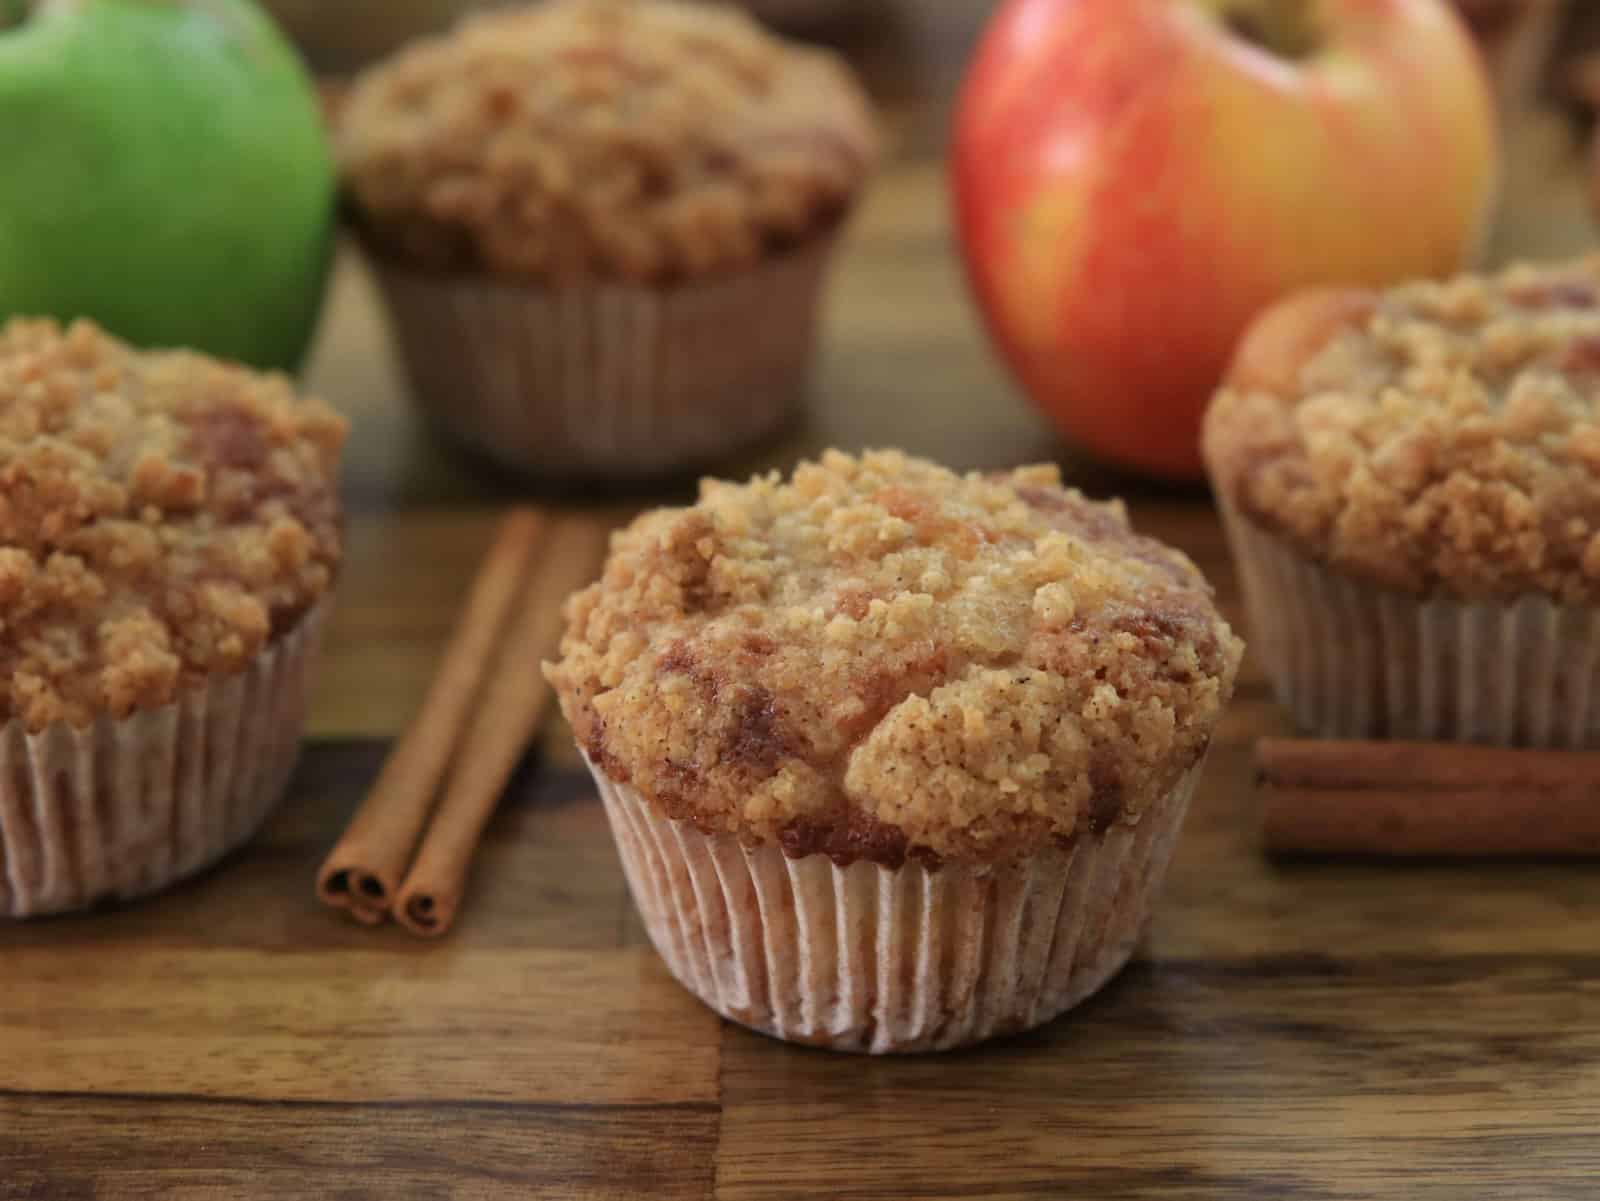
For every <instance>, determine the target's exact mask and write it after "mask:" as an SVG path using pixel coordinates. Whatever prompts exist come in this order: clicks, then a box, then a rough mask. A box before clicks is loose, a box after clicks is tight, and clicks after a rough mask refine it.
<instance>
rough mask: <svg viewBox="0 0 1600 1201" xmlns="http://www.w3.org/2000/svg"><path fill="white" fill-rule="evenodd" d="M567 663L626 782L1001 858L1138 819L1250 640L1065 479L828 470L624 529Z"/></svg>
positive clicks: (871, 852)
mask: <svg viewBox="0 0 1600 1201" xmlns="http://www.w3.org/2000/svg"><path fill="white" fill-rule="evenodd" d="M567 617H568V622H569V626H568V630H567V634H566V637H565V638H564V639H563V642H562V645H561V659H560V661H559V662H558V663H554V664H547V665H546V672H547V674H548V675H549V678H550V680H551V681H552V683H553V684H554V685H555V687H556V689H557V690H558V692H559V694H560V697H561V704H562V708H563V711H564V712H565V713H566V715H567V717H568V719H569V720H570V721H571V722H572V725H573V727H574V730H575V732H576V734H577V737H578V740H579V742H580V744H581V745H582V746H583V747H584V748H585V750H586V751H587V752H588V754H589V756H590V757H591V759H593V760H594V761H595V762H596V764H597V765H599V766H600V767H601V768H602V769H603V770H604V771H605V772H606V773H607V774H608V775H610V776H611V777H612V778H613V779H617V780H622V781H628V782H631V784H632V785H633V786H634V787H635V788H637V789H638V790H639V791H640V792H641V793H642V794H643V795H644V796H645V797H647V798H648V799H649V800H650V801H651V802H652V803H653V804H655V805H656V806H658V807H659V808H661V809H662V810H663V811H664V812H666V813H667V814H668V815H669V816H671V817H674V818H680V819H687V820H689V821H692V822H693V823H694V824H695V825H697V826H698V827H699V828H701V829H703V830H706V831H708V832H716V831H728V832H735V833H737V834H739V835H740V836H741V837H743V838H745V839H746V840H747V841H752V842H773V841H775V842H777V843H779V844H780V845H781V846H782V847H783V848H784V849H785V850H786V851H788V852H789V853H790V854H791V855H803V854H807V853H811V852H815V851H820V852H824V853H827V854H828V855H830V856H832V857H833V858H834V859H835V861H836V862H848V861H850V860H854V859H860V858H865V859H871V860H875V861H878V862H882V863H886V864H896V863H899V862H902V861H903V860H904V859H905V857H906V856H907V855H908V854H910V855H914V856H918V857H922V858H927V859H936V858H940V857H947V856H960V857H968V858H990V857H1001V856H1004V855H1006V854H1008V853H1012V852H1023V851H1026V850H1028V849H1035V848H1037V846H1038V845H1040V844H1041V843H1042V842H1044V841H1046V840H1049V839H1070V838H1072V837H1074V836H1075V835H1078V834H1080V833H1082V832H1084V831H1093V830H1096V829H1100V828H1104V827H1105V826H1106V825H1108V824H1109V823H1111V822H1115V821H1119V820H1136V819H1137V816H1138V814H1139V813H1140V812H1141V811H1142V810H1143V809H1144V807H1145V806H1146V805H1148V804H1149V803H1151V802H1152V801H1153V800H1155V799H1157V798H1158V797H1160V796H1162V795H1164V794H1165V793H1166V792H1168V791H1170V789H1171V788H1172V787H1173V786H1174V785H1175V784H1176V783H1177V782H1178V780H1179V779H1180V777H1181V776H1182V775H1183V773H1184V772H1186V771H1187V770H1189V769H1190V768H1191V767H1193V766H1194V764H1195V763H1196V762H1197V761H1198V759H1199V758H1200V757H1201V755H1202V754H1203V753H1204V751H1205V749H1206V746H1207V743H1208V739H1209V736H1210V732H1211V729H1212V726H1213V725H1214V723H1215V721H1216V719H1217V717H1218V715H1219V713H1220V712H1221V710H1222V707H1223V705H1224V704H1225V703H1226V701H1227V699H1228V696H1229V694H1230V692H1231V690H1232V685H1233V678H1234V673H1235V671H1236V669H1237V666H1238V662H1239V656H1240V653H1241V644H1240V642H1239V640H1238V639H1237V638H1235V637H1234V635H1233V633H1232V632H1231V631H1230V630H1229V628H1228V626H1227V625H1226V623H1224V622H1223V620H1222V619H1221V618H1220V617H1219V616H1218V614H1217V612H1216V609H1215V608H1214V606H1213V604H1212V601H1211V596H1210V590H1209V588H1208V587H1207V586H1206V584H1205V581H1204V580H1203V579H1202V578H1201V576H1200V573H1199V572H1198V570H1197V569H1196V568H1195V567H1194V565H1193V564H1192V563H1190V562H1189V560H1188V559H1187V558H1185V557H1184V556H1183V555H1182V554H1181V553H1179V552H1178V551H1175V550H1171V549H1168V548H1166V547H1164V546H1161V545H1160V544H1158V543H1156V542H1153V541H1151V540H1150V539H1147V538H1142V537H1139V536H1138V535H1136V534H1134V533H1133V532H1132V531H1131V530H1130V528H1129V526H1128V522H1127V518H1126V515H1125V513H1124V511H1123V509H1122V507H1121V505H1120V504H1118V503H1115V502H1113V503H1111V504H1097V503H1094V502H1092V501H1089V500H1086V499H1084V497H1083V496H1082V495H1081V494H1079V493H1077V492H1075V491H1072V490H1070V489H1066V488H1063V487H1062V486H1061V483H1060V477H1059V473H1058V472H1057V470H1056V469H1055V468H1054V467H1030V468H1022V469H1019V470H1017V471H1014V472H1010V473H1006V474H1003V475H997V476H980V475H968V476H965V477H963V476H958V475H956V474H954V473H952V472H950V471H947V470H945V469H944V468H942V467H938V466H935V465H934V464H931V463H928V462H924V461H921V460H918V459H913V458H908V457H907V456H905V455H903V454H900V453H898V452H893V451H888V452H878V453H869V454H866V455H864V456H863V457H861V458H859V459H857V458H853V457H851V456H848V455H844V454H840V453H838V452H830V453H828V454H826V455H824V456H823V458H822V459H821V460H820V461H819V462H816V463H806V464H802V465H801V466H800V467H799V468H798V469H797V470H796V472H795V474H794V477H793V479H792V481H790V482H783V481H781V480H780V479H779V478H778V477H777V476H776V475H772V476H766V477H757V478H755V479H753V480H751V481H750V482H749V483H746V484H724V483H717V482H714V481H707V482H706V483H705V484H703V485H702V488H701V496H700V500H699V503H698V504H696V505H694V506H693V507H690V508H683V509H663V510H658V511H656V512H653V513H649V514H646V515H645V516H643V517H641V518H639V519H638V520H637V521H636V522H635V523H634V524H633V525H632V526H630V527H629V528H628V529H626V530H625V531H623V532H621V533H620V534H618V535H617V536H616V538H615V539H614V541H613V544H612V551H611V556H610V559H609V561H608V562H607V565H606V569H605V572H604V574H603V576H602V578H601V579H600V580H599V582H597V583H596V584H594V585H592V586H591V587H589V588H587V589H585V590H584V591H582V592H580V593H578V594H577V595H575V596H574V597H573V598H572V599H571V600H570V601H569V602H568V607H567Z"/></svg>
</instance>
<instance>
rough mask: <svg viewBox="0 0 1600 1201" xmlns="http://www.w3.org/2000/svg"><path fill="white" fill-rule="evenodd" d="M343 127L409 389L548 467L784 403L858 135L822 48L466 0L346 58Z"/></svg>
mask: <svg viewBox="0 0 1600 1201" xmlns="http://www.w3.org/2000/svg"><path fill="white" fill-rule="evenodd" d="M337 142H338V146H339V153H340V158H341V162H342V165H343V171H344V174H345V178H346V181H347V190H348V193H349V196H350V200H351V207H352V209H353V214H354V219H355V221H356V223H357V227H358V228H359V230H360V232H361V234H362V236H363V238H364V239H365V241H366V244H367V246H368V247H369V249H370V251H371V257H372V261H373V264H374V266H375V268H376V270H377V274H378V280H379V282H380V284H381V286H382V290H383V292H384V294H385V296H386V297H387V298H388V301H389V306H390V310H391V312H392V314H393V317H394V321H395V325H396V328H397V332H398V334H399V338H400V346H401V351H402V354H403V357H404V360H405V363H406V366H407V368H408V371H409V374H410V377H411V382H412V385H413V390H414V392H415V393H416V396H417V397H418V399H419V400H420V401H421V402H422V404H423V406H424V408H425V409H426V410H427V412H428V413H429V414H430V415H431V416H432V417H433V418H434V419H435V420H436V421H437V422H438V423H439V424H440V425H441V426H442V427H443V428H444V429H446V430H447V431H448V432H450V433H451V434H453V435H454V436H455V437H456V438H457V439H458V440H460V441H461V442H464V443H466V444H467V445H469V446H470V447H473V448H475V449H476V450H478V451H479V452H481V453H483V454H485V455H488V456H490V457H492V458H494V459H497V460H499V461H501V462H502V463H504V464H506V465H509V466H511V467H514V468H520V469H524V470H528V471H533V472H537V473H541V474H545V475H557V476H582V475H591V476H593V475H598V476H608V477H628V476H639V475H647V474H655V473H661V472H669V471H676V470H681V469H684V468H687V467H690V466H694V465H697V464H703V463H705V462H707V461H710V460H712V459H714V458H715V457H716V456H718V455H721V454H724V453H726V452H729V451H732V450H734V449H736V448H738V447H740V446H742V445H744V444H746V443H749V442H752V441H755V440H758V439H760V438H762V437H764V436H766V435H768V434H770V433H772V432H773V431H775V430H776V429H777V428H778V427H779V426H780V425H782V424H783V422H784V421H785V420H786V419H787V418H788V417H789V416H790V415H791V414H793V413H794V411H795V409H796V406H797V405H798V403H799V401H800V399H801V396H802V393H803V390H804V384H805V379H806V374H807V368H808V364H809V361H810V359H811V352H812V348H813V343H814V341H815V331H816V318H817V307H818V300H819V295H820V288H821V285H822V282H823V272H824V268H825V266H826V264H827V260H828V256H829V251H830V249H831V247H832V245H833V242H834V235H835V233H836V232H837V230H838V228H839V225H840V223H841V221H842V220H843V218H844V217H845V215H846V213H847V212H848V211H849V209H850V207H851V205H852V202H853V201H854V199H855V196H856V194H857V192H858V191H859V189H860V187H861V185H862V182H863V180H864V178H865V176H866V173H867V171H868V169H869V167H870V166H871V164H872V161H873V158H874V154H875V149H874V147H875V140H874V132H873V127H872V120H871V116H870V112H869V109H868V105H867V102H866V100H865V98H864V96H863V95H862V93H861V91H860V89H859V88H858V87H857V86H856V84H855V82H854V81H853V80H852V78H851V76H850V74H849V73H848V71H847V70H846V68H845V67H844V66H843V65H842V64H841V62H840V61H839V60H838V59H837V58H835V57H834V56H833V55H831V54H829V53H826V52H824V51H820V50H810V49H802V48H800V47H798V46H795V45H791V44H788V43H785V42H782V41H780V40H778V39H777V38H775V37H774V36H772V35H770V34H768V33H765V32H763V31H762V30H761V28H760V27H759V26H758V25H756V24H755V23H754V22H753V21H752V20H751V19H750V18H749V17H748V16H746V15H744V14H743V13H740V12H737V11H734V10H726V9H721V8H717V7H714V6H712V7H708V6H703V5H699V4H686V3H669V2H667V0H641V2H636V3H625V2H618V0H552V2H550V3H547V4H543V5H539V6H537V7H533V8H526V9H515V10H510V11H507V12H496V13H489V14H485V15H480V16H476V17H473V18H470V19H468V20H467V21H465V22H464V23H463V24H462V25H461V26H459V27H458V28H457V30H456V31H455V32H454V33H452V34H450V35H448V36H446V37H440V38H434V39H430V40H426V41H422V42H419V43H417V44H415V45H413V46H412V47H411V48H410V49H407V50H405V51H403V52H402V53H400V54H399V55H398V56H396V57H395V58H393V59H391V60H390V61H387V62H385V63H383V64H381V65H379V66H377V67H376V68H374V69H372V70H370V71H368V72H367V73H366V74H364V75H363V76H361V77H360V79H359V80H358V81H357V82H356V84H355V86H354V88H353V89H352V92H351V94H350V96H349V98H348V100H347V102H346V104H345V105H344V107H343V108H342V110H341V114H340V117H339V121H338V137H337Z"/></svg>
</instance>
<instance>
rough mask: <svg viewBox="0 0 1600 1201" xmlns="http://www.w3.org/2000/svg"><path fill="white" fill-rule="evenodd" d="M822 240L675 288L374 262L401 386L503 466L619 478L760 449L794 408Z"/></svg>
mask: <svg viewBox="0 0 1600 1201" xmlns="http://www.w3.org/2000/svg"><path fill="white" fill-rule="evenodd" d="M832 244H833V238H832V237H831V236H828V237H819V238H816V239H814V240H813V241H812V242H811V243H809V244H808V245H806V246H803V247H801V248H799V249H797V250H795V251H793V252H791V253H790V254H787V255H785V256H783V257H781V258H776V259H773V260H772V261H770V262H768V263H765V264H763V265H761V266H758V267H755V268H752V269H751V270H749V271H745V272H742V273H740V274H738V275H734V276H729V277H726V278H718V279H711V280H705V281H697V282H693V283H686V284H680V285H677V286H674V287H670V288H650V287H644V286H639V285H625V284H603V285H587V286H581V287H571V288H542V287H537V286H533V285H529V284H518V283H515V282H507V281H502V280H497V279H494V278H492V277H489V276H474V275H444V274H439V273H430V272H425V271H418V270H416V269H414V268H410V267H407V266H404V265H402V264H398V263H395V262H392V261H389V260H388V259H386V258H385V257H383V256H382V255H374V258H373V266H374V270H375V271H376V272H377V277H378V282H379V284H380V286H381V288H382V290H383V293H384V295H385V297H386V298H387V300H388V303H389V309H390V312H391V314H392V315H393V319H394V324H395V332H396V335H397V336H398V338H399V341H400V350H401V355H402V358H403V359H404V361H405V364H406V370H407V374H408V375H409V376H410V379H411V386H412V390H413V392H414V393H415V395H416V397H417V400H418V401H419V403H420V404H421V405H422V407H423V408H424V410H425V411H426V412H427V413H428V414H429V415H430V416H431V417H432V418H433V419H434V420H435V421H437V422H438V423H439V424H440V425H441V426H442V427H443V428H444V429H446V430H447V431H448V432H449V433H450V434H451V435H453V436H454V437H455V438H457V439H458V440H460V441H461V442H462V443H464V444H466V445H467V446H469V447H471V448H473V449H474V450H476V451H478V452H479V453H481V454H484V455H486V456H488V457H490V458H492V459H494V460H496V461H498V462H500V463H502V464H504V465H506V466H508V467H511V468H513V469H515V470H520V471H529V472H534V473H540V474H545V475H552V476H562V477H572V476H584V475H592V476H605V477H610V478H628V477H637V476H647V475H655V474H661V473H665V472H672V471H681V470H685V469H687V468H690V467H697V466H702V465H706V464H709V463H711V462H713V461H714V460H716V459H717V458H718V457H719V456H722V455H725V454H727V453H729V452H731V451H734V450H737V449H739V448H740V447H742V446H745V445H747V444H749V443H752V442H756V441H758V440H760V439H761V438H763V437H766V436H767V435H769V434H771V433H773V432H774V431H776V430H777V429H778V428H779V427H781V426H782V425H783V424H784V422H785V421H787V420H788V419H789V418H790V417H791V416H792V415H793V414H794V413H795V412H796V410H797V409H798V407H799V404H800V401H801V399H802V398H803V396H804V392H805V384H806V378H807V374H808V370H809V367H810V363H811V358H812V351H813V348H814V345H815V342H816V326H817V310H818V306H819V300H820V296H821V289H822V282H823V277H824V273H825V268H826V265H827V262H828V258H829V252H830V251H831V249H832Z"/></svg>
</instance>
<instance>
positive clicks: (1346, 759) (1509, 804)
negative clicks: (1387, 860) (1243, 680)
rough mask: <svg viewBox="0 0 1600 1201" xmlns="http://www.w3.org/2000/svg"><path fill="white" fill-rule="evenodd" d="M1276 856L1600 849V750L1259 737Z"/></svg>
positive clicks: (1260, 772) (1260, 777) (1269, 841)
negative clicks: (1523, 748) (1553, 749)
mask: <svg viewBox="0 0 1600 1201" xmlns="http://www.w3.org/2000/svg"><path fill="white" fill-rule="evenodd" d="M1256 765H1257V776H1256V779H1257V783H1258V785H1259V786H1260V787H1261V789H1262V791H1263V801H1264V806H1263V807H1264V811H1265V834H1266V845H1267V850H1268V851H1269V852H1272V853H1274V854H1341V855H1394V856H1401V855H1408V856H1462V857H1468V856H1513V855H1550V856H1581V855H1596V854H1600V753H1592V752H1585V751H1548V750H1516V749H1508V748H1500V747H1480V746H1467V745H1462V744H1458V743H1416V742H1333V741H1314V740H1305V739H1270V738H1269V739H1262V740H1261V741H1260V742H1259V743H1257V744H1256Z"/></svg>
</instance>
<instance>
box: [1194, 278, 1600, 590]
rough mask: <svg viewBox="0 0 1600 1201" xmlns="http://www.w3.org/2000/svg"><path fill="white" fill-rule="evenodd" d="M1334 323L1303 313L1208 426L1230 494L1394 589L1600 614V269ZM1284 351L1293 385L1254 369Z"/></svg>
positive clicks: (1422, 299)
mask: <svg viewBox="0 0 1600 1201" xmlns="http://www.w3.org/2000/svg"><path fill="white" fill-rule="evenodd" d="M1347 296H1348V294H1347ZM1330 311H1332V310H1331V308H1330V302H1329V301H1328V300H1327V299H1326V297H1322V298H1318V297H1302V298H1298V299H1295V300H1292V301H1290V302H1287V303H1286V305H1284V306H1282V307H1280V309H1279V310H1277V311H1276V312H1275V313H1273V314H1270V315H1269V316H1267V317H1265V318H1263V320H1262V322H1261V323H1259V324H1258V326H1257V333H1253V334H1252V335H1251V336H1249V337H1247V339H1246V341H1245V343H1244V345H1243V348H1242V349H1241V352H1240V358H1239V360H1238V361H1237V362H1236V364H1235V368H1234V372H1233V377H1232V380H1231V381H1230V383H1229V384H1228V385H1227V386H1225V387H1224V388H1223V390H1222V391H1221V392H1220V393H1219V394H1218V396H1217V397H1216V400H1215V401H1214V403H1213V404H1212V407H1211V410H1210V412H1209V413H1208V415H1207V418H1206V432H1205V447H1206V457H1207V460H1208V462H1209V464H1210V466H1211V471H1212V475H1213V478H1214V480H1215V482H1216V484H1217V486H1218V488H1219V489H1220V490H1221V491H1222V492H1223V494H1224V495H1225V496H1226V497H1227V498H1228V499H1229V500H1230V501H1231V502H1232V503H1234V504H1236V505H1237V506H1238V507H1239V508H1240V509H1241V510H1242V511H1243V512H1244V513H1246V514H1247V515H1249V516H1250V517H1251V518H1252V519H1254V520H1255V521H1256V522H1258V523H1260V524H1262V525H1263V526H1265V527H1266V528H1268V529H1271V530H1275V531H1277V532H1278V533H1280V534H1283V535H1285V536H1287V537H1288V538H1290V539H1291V540H1293V541H1294V542H1295V543H1296V544H1297V545H1299V546H1300V547H1301V548H1302V549H1303V550H1304V551H1306V552H1307V553H1309V554H1312V555H1314V556H1316V557H1317V558H1319V559H1322V560H1324V561H1326V562H1327V563H1329V564H1330V565H1332V566H1334V567H1337V568H1339V569H1340V570H1343V571H1346V572H1348V573H1350V574H1352V575H1355V576H1358V577H1360V578H1363V579H1367V580H1370V581H1372V582H1374V583H1376V584H1379V585H1382V586H1385V587H1389V588H1394V589H1399V590H1404V591H1409V592H1416V593H1428V592H1431V591H1434V590H1440V591H1446V592H1449V593H1451V594H1455V595H1462V596H1468V597H1486V596H1505V597H1510V596H1515V595H1519V594H1522V593H1540V594H1545V595H1550V596H1554V597H1557V598H1559V599H1562V600H1564V601H1567V602H1581V603H1587V602H1592V601H1594V600H1597V599H1600V555H1597V554H1595V553H1593V552H1592V550H1591V548H1592V547H1593V546H1594V545H1595V540H1596V538H1597V536H1600V256H1595V257H1590V258H1585V259H1582V260H1580V261H1577V262H1573V263H1569V264H1561V265H1554V266H1543V267H1536V266H1528V265H1521V266H1517V267H1513V268H1511V269H1509V270H1507V271H1505V272H1504V273H1502V274H1500V275H1496V276H1490V277H1484V276H1462V277H1460V278H1457V279H1453V280H1449V281H1446V282H1442V283H1434V282H1428V283H1413V284H1408V285H1405V286H1403V287H1400V288H1396V289H1394V290H1392V291H1389V292H1386V293H1381V294H1375V295H1369V296H1368V297H1367V300H1366V302H1365V303H1350V302H1348V301H1347V303H1346V304H1345V306H1344V309H1343V312H1344V318H1343V319H1341V320H1338V321H1334V322H1331V323H1330V322H1329V320H1328V314H1329V312H1330ZM1294 326H1302V327H1308V326H1314V327H1316V328H1317V329H1318V331H1319V333H1318V336H1317V337H1315V338H1312V339H1309V340H1308V339H1305V338H1301V339H1300V340H1299V341H1298V342H1296V341H1295V339H1294V337H1293V336H1292V331H1291V332H1286V331H1288V330H1289V329H1290V327H1294ZM1258 334H1259V335H1260V336H1258ZM1286 346H1301V347H1303V353H1301V354H1300V355H1299V356H1298V358H1297V361H1296V362H1294V364H1293V370H1290V371H1284V370H1282V366H1283V365H1282V364H1281V363H1280V364H1277V367H1276V369H1275V372H1274V371H1268V372H1263V371H1262V370H1261V369H1260V367H1259V366H1258V365H1256V364H1254V363H1252V361H1251V360H1255V359H1261V360H1267V361H1273V360H1276V359H1279V358H1284V357H1286V356H1285V354H1284V347H1286ZM1287 357H1293V356H1287ZM1274 380H1277V381H1279V382H1272V381H1274Z"/></svg>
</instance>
